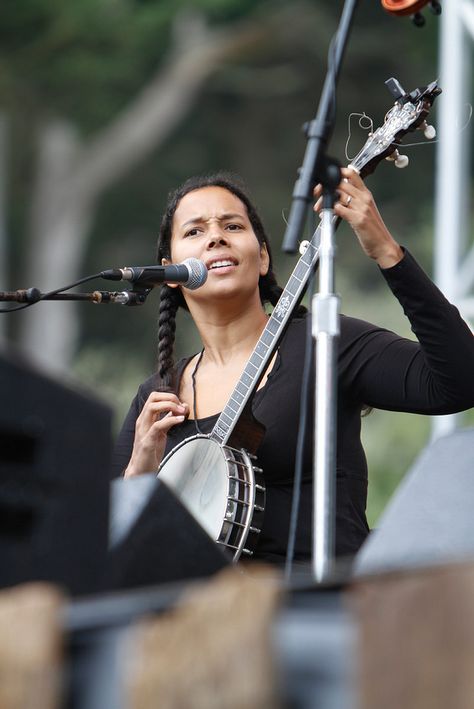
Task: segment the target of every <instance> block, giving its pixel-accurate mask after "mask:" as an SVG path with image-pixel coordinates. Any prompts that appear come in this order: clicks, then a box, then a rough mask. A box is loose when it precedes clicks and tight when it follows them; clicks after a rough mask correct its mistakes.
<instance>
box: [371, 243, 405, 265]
mask: <svg viewBox="0 0 474 709" xmlns="http://www.w3.org/2000/svg"><path fill="white" fill-rule="evenodd" d="M403 255H404V254H403V249H402V247H401V246H400V244H397V242H396V241H394V242H393V243H392V244H390V245H387V247H386V248H385V249H384V250H383V251H382V252H381V253H380V254H377V256H375V261H376V262H377V265H378V266H379V267H380V268H383V269H386V268H393V266H396V265H397V263H400V261H401V260H402V258H403Z"/></svg>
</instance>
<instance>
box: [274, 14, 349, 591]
mask: <svg viewBox="0 0 474 709" xmlns="http://www.w3.org/2000/svg"><path fill="white" fill-rule="evenodd" d="M356 5H357V0H346V1H345V3H344V8H343V12H342V15H341V19H340V22H339V27H338V30H337V33H336V35H335V40H334V49H333V51H331V50H330V60H329V66H328V71H327V74H326V79H325V82H324V86H323V91H322V94H321V98H320V102H319V106H318V111H317V114H316V118H315V119H314V120H313V121H311V122H310V123H309V125H308V127H307V131H306V134H307V138H308V143H307V146H306V152H305V156H304V160H303V165H302V167H301V168H300V170H299V172H298V179H297V181H296V183H295V187H294V190H293V195H292V205H291V209H290V214H289V218H288V224H287V228H286V231H285V236H284V239H283V245H282V249H283V251H284V252H285V253H291V254H294V253H296V251H297V245H298V242H299V241H300V240H301V235H302V233H303V228H304V223H305V220H306V215H307V211H308V207H309V205H310V204H311V202H312V197H313V194H312V193H313V187H314V185H315V184H317V183H318V182H319V183H321V184H322V185H323V209H322V228H321V246H320V259H319V269H320V279H319V285H320V291H319V293H318V294H316V296H315V297H314V298H313V302H312V307H313V320H312V332H313V337H315V338H316V353H315V357H316V385H315V432H314V459H313V460H314V462H313V465H314V470H313V544H312V571H313V576H314V579H315V581H316V582H322V581H324V580H325V579H326V578H327V576H328V575H329V574H330V572H331V570H332V566H333V562H334V548H335V545H334V541H335V516H336V515H335V510H336V505H335V494H334V491H335V476H336V395H337V377H336V338H337V337H338V335H339V298H338V297H337V295H336V294H335V293H334V292H333V290H334V280H335V279H334V254H335V242H334V222H335V218H334V212H333V207H334V203H335V201H336V199H337V193H336V187H337V185H338V184H339V182H340V168H339V166H338V165H337V163H336V162H335V161H331V160H329V159H328V158H327V156H326V148H327V145H328V143H329V139H330V137H331V134H332V131H333V128H334V123H335V103H336V84H337V79H338V77H339V73H340V68H341V65H342V59H343V56H344V52H345V49H346V46H347V42H348V38H349V32H350V28H351V24H352V19H353V15H354V12H355V9H356Z"/></svg>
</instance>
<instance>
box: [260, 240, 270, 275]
mask: <svg viewBox="0 0 474 709" xmlns="http://www.w3.org/2000/svg"><path fill="white" fill-rule="evenodd" d="M269 268H270V256H269V254H268V249H267V245H266V244H261V245H260V275H261V276H266V275H267V273H268V269H269Z"/></svg>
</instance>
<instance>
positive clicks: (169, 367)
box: [156, 285, 179, 393]
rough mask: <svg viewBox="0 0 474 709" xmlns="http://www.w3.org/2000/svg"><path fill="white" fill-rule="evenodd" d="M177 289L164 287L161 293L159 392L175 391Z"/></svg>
mask: <svg viewBox="0 0 474 709" xmlns="http://www.w3.org/2000/svg"><path fill="white" fill-rule="evenodd" d="M178 306H179V304H178V299H177V297H176V289H175V288H170V287H169V286H167V285H164V286H162V288H161V293H160V314H159V317H158V377H159V381H158V385H157V387H156V388H157V389H158V390H159V391H170V392H173V393H176V391H175V386H176V382H175V376H174V374H175V373H174V358H173V349H174V336H175V332H176V312H177V310H178Z"/></svg>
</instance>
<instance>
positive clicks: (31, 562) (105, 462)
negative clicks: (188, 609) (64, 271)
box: [0, 354, 111, 595]
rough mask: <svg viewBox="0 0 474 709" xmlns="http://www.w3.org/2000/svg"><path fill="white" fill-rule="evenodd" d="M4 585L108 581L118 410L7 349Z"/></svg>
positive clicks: (2, 369)
mask: <svg viewBox="0 0 474 709" xmlns="http://www.w3.org/2000/svg"><path fill="white" fill-rule="evenodd" d="M0 392H1V400H2V406H1V408H0V587H5V586H12V585H15V584H18V583H22V582H25V581H32V580H45V581H52V582H54V583H57V584H59V585H61V586H62V587H64V588H65V589H67V590H68V591H69V592H70V593H72V594H73V595H77V594H84V593H94V592H96V591H98V590H99V589H100V588H101V583H102V574H103V568H104V563H105V558H106V553H107V542H108V500H109V484H110V449H111V433H110V431H111V411H110V409H109V407H108V406H106V405H105V404H103V403H102V402H99V401H97V400H96V399H93V398H91V397H90V396H89V395H87V394H85V393H83V392H79V391H76V390H75V389H73V388H72V387H71V386H69V385H65V384H63V383H61V382H59V381H56V380H54V379H52V378H51V377H49V376H46V375H45V374H42V373H39V372H38V371H36V370H35V369H34V368H33V367H32V366H31V365H29V364H27V363H25V362H21V361H20V359H19V358H18V357H13V356H6V355H5V354H3V355H0Z"/></svg>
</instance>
